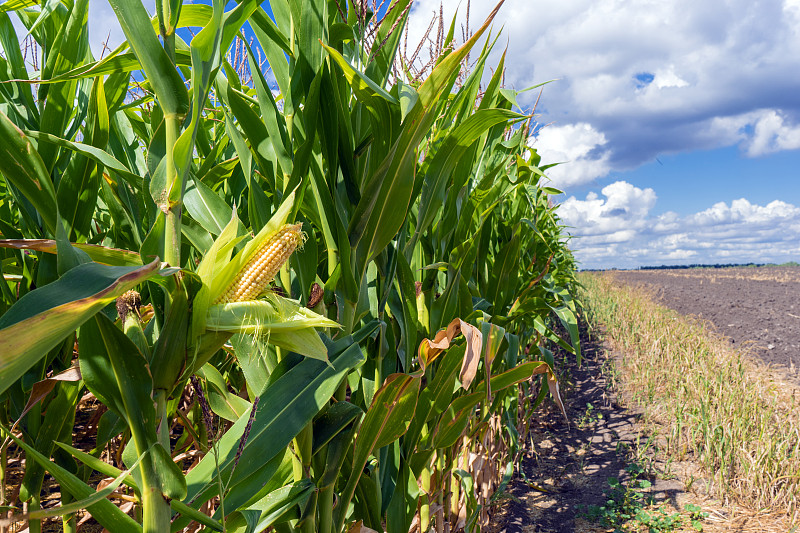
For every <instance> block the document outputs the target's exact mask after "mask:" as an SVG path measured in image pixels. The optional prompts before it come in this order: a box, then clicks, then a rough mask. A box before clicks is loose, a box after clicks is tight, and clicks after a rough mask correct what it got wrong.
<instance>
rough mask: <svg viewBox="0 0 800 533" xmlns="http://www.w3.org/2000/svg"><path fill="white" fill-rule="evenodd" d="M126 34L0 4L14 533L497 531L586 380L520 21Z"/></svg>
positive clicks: (250, 22) (182, 12)
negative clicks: (550, 415)
mask: <svg viewBox="0 0 800 533" xmlns="http://www.w3.org/2000/svg"><path fill="white" fill-rule="evenodd" d="M110 4H111V6H112V7H113V9H114V12H115V13H116V15H117V18H118V20H119V24H120V25H121V27H122V29H123V31H124V34H125V37H126V39H127V41H126V42H124V43H123V44H122V45H120V46H119V47H117V48H116V49H114V50H111V51H108V52H107V53H105V54H104V56H103V57H102V58H100V59H96V58H94V57H93V55H92V52H91V49H90V47H89V44H88V43H89V39H88V34H89V31H94V30H100V31H105V29H102V28H101V29H97V28H90V27H89V24H88V22H87V21H88V9H89V0H74V1H73V0H64V1H50V0H48V1H41V2H37V1H36V0H8V1H6V2H5V3H4V4H2V5H0V28H2V31H0V47H2V48H1V49H2V54H0V56H1V57H0V175H2V178H3V179H0V237H2V240H0V259H2V261H1V262H0V270H2V275H3V281H2V283H0V437H2V448H1V449H0V451H1V452H2V456H1V457H0V475H2V479H0V482H2V483H1V484H2V487H3V490H2V494H0V509H1V510H2V511H3V514H2V516H3V518H2V519H0V530H4V531H20V530H21V529H24V528H29V531H31V532H34V533H36V532H39V531H43V530H44V531H48V530H53V529H52V528H53V527H56V529H63V531H67V532H74V531H78V530H81V529H84V528H89V527H90V526H92V524H99V526H95V527H101V528H104V529H105V530H108V531H111V532H114V533H118V532H141V531H144V532H148V533H150V532H159V533H160V532H167V531H173V532H177V531H200V530H202V531H228V532H259V531H267V530H274V531H277V532H280V533H284V532H287V533H288V532H295V531H296V532H303V533H312V532H320V533H341V532H344V531H355V532H359V531H361V532H369V531H389V532H399V533H407V532H409V531H420V532H427V531H430V530H435V531H437V532H440V533H441V532H450V531H459V530H465V531H478V530H480V529H481V528H482V527H485V526H486V525H487V524H488V523H489V519H490V515H491V512H492V509H493V506H494V505H495V503H496V501H497V499H498V495H500V494H502V491H503V488H504V487H505V485H506V484H507V483H508V482H509V480H510V479H511V476H512V474H513V471H514V466H515V464H516V462H517V461H518V458H519V456H520V453H521V450H522V447H523V446H524V443H525V441H526V435H527V432H528V427H529V423H530V420H531V417H533V416H536V414H535V411H536V409H538V408H540V406H541V405H542V404H543V402H547V403H550V402H555V405H557V406H560V398H559V395H558V383H557V381H556V379H555V376H554V373H553V354H552V352H551V351H550V350H551V349H554V347H556V346H558V347H560V348H561V349H564V350H568V351H569V352H572V353H573V354H575V356H576V357H578V358H580V347H579V343H578V342H579V341H578V331H577V321H576V302H575V301H574V300H573V298H572V296H571V294H572V292H573V290H574V286H575V284H576V282H575V278H574V270H575V265H574V261H573V258H572V255H571V253H570V251H569V249H568V247H567V241H566V238H565V235H564V233H563V232H562V227H561V225H560V223H559V219H558V217H557V215H556V213H555V212H554V211H555V208H554V207H553V206H552V202H551V201H550V197H549V195H550V194H553V193H557V192H558V191H555V190H554V189H552V188H549V187H547V186H546V183H547V182H546V178H545V177H544V174H543V169H546V167H540V160H539V156H538V155H537V153H536V151H535V150H534V149H531V148H530V147H529V146H528V138H529V135H530V128H531V121H532V119H533V117H532V116H531V115H529V114H525V113H521V112H519V106H518V105H517V100H516V98H517V94H518V92H517V91H514V90H510V89H507V88H504V87H503V83H502V76H503V71H504V68H503V67H504V61H505V57H504V56H503V57H501V59H500V61H499V63H498V64H495V65H487V63H488V58H489V54H490V51H491V49H492V44H493V43H494V41H495V40H496V38H497V35H496V34H493V32H492V31H491V29H490V25H491V23H492V17H494V14H495V13H497V10H498V9H500V8H501V6H500V5H498V6H497V8H496V9H495V11H494V12H493V14H492V15H491V16H490V17H489V19H488V20H486V21H485V22H483V23H482V25H481V26H480V27H478V28H477V29H475V30H474V31H472V30H470V29H469V27H468V25H467V28H462V31H460V32H458V31H456V24H455V21H453V23H451V24H449V27H448V25H446V24H444V21H443V20H442V19H441V18H440V19H439V28H438V29H434V27H435V24H434V23H433V22H432V23H431V28H429V30H430V33H431V35H433V38H430V37H428V40H429V41H430V46H429V47H428V48H429V49H430V51H431V53H430V56H431V59H430V61H427V60H426V61H422V59H421V57H422V55H424V54H420V48H419V47H416V48H415V47H414V46H412V47H411V48H412V50H411V51H410V52H409V51H407V50H406V48H407V46H408V43H407V42H404V41H403V36H404V35H406V36H407V31H406V27H405V26H406V23H407V19H408V16H409V12H410V7H411V0H393V1H392V2H391V3H390V4H389V5H383V6H375V5H374V4H373V5H372V6H370V5H369V4H368V2H366V1H363V2H353V1H351V2H347V1H346V0H339V1H337V0H270V1H269V3H268V7H269V10H268V11H267V10H265V8H264V7H262V5H261V3H260V2H257V1H251V0H239V2H238V3H235V4H233V5H232V6H227V5H226V4H227V3H226V2H224V1H221V0H213V1H211V2H210V3H209V4H208V5H205V4H192V3H186V4H183V3H182V2H181V1H180V0H157V1H156V13H155V15H154V16H152V17H151V15H150V14H149V13H148V12H147V10H146V9H145V7H144V6H143V5H142V3H141V2H139V1H138V0H110ZM501 4H502V2H501ZM226 7H228V8H229V9H228V10H227V11H226ZM379 15H380V16H379ZM11 17H18V18H19V20H20V21H21V22H22V24H23V25H24V27H25V28H26V29H27V30H28V35H27V36H25V35H20V34H18V33H17V31H15V29H14V26H13V25H12V22H11ZM457 33H460V34H461V35H460V37H461V38H460V39H459V38H458V37H457V36H456V34H457ZM434 34H435V35H434ZM406 41H407V37H406ZM21 42H24V43H25V44H24V45H21V44H20V43H21ZM476 43H485V44H481V45H480V46H477V44H476ZM420 46H422V43H421V44H420ZM470 54H471V55H470ZM490 69H491V70H490ZM489 72H492V74H491V76H489V74H488V73H489ZM485 76H486V79H488V82H486V83H485V85H482V80H484V78H485ZM514 109H517V110H518V111H514ZM548 398H550V399H548ZM87 443H88V444H87ZM53 487H55V492H56V493H57V494H58V497H57V498H55V499H54V498H51V497H49V496H48V494H50V493H52V492H53V490H51V489H53ZM48 528H51V529H48ZM85 530H87V531H88V530H91V531H97V530H98V529H85Z"/></svg>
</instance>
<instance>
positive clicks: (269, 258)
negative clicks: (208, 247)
mask: <svg viewBox="0 0 800 533" xmlns="http://www.w3.org/2000/svg"><path fill="white" fill-rule="evenodd" d="M301 227H302V224H285V225H284V226H283V227H281V228H280V229H279V230H278V231H277V232H276V233H275V235H273V236H272V237H271V238H270V239H268V240H267V241H266V242H265V243H264V244H263V245H262V246H261V248H259V250H258V251H257V252H256V253H255V254H254V255H253V257H252V258H251V259H250V260H249V261H248V262H247V264H246V265H245V266H244V268H243V269H242V270H241V271H240V272H239V274H238V275H237V276H236V279H234V280H233V282H231V284H230V285H228V287H227V288H226V289H225V291H224V292H223V293H222V294H221V295H220V296H219V297H218V298H217V299H216V300H215V302H214V303H217V304H219V303H230V302H247V301H250V300H255V298H256V297H257V296H258V295H259V294H261V293H262V292H264V290H265V289H266V288H267V287H268V286H269V283H270V282H271V281H272V280H273V279H274V278H275V275H276V274H277V273H278V271H280V269H281V267H282V266H283V265H284V263H286V261H288V260H289V257H290V256H291V255H292V253H293V252H294V251H295V250H296V249H297V247H298V246H299V245H300V244H302V242H303V233H302V232H301V231H300V229H301Z"/></svg>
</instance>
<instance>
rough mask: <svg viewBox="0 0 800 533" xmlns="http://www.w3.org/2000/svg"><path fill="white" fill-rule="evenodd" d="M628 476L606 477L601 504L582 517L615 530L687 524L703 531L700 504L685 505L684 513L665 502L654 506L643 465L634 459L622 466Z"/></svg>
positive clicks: (652, 532)
mask: <svg viewBox="0 0 800 533" xmlns="http://www.w3.org/2000/svg"><path fill="white" fill-rule="evenodd" d="M625 470H626V471H627V473H628V475H629V476H630V479H629V480H628V481H627V482H625V483H623V482H620V480H619V479H617V478H615V477H610V478H608V486H609V488H608V489H607V490H606V491H605V493H604V494H605V497H606V502H605V504H604V505H590V506H588V507H587V508H586V511H585V513H584V515H585V517H586V518H587V519H589V520H591V521H594V522H597V523H599V524H601V525H602V526H604V527H609V528H614V532H615V533H617V532H624V531H640V530H641V529H642V528H644V529H645V530H646V531H647V532H648V533H660V532H668V531H677V530H678V529H680V528H682V527H683V526H685V525H690V526H691V527H692V528H694V529H695V530H696V531H702V530H703V524H702V521H703V519H704V518H706V517H707V516H708V513H706V512H703V511H702V509H701V508H700V506H698V505H693V504H688V505H686V507H685V508H684V510H683V512H670V510H668V509H667V508H666V507H665V506H664V505H657V504H656V502H655V500H654V499H653V496H652V494H650V489H651V488H652V484H651V482H650V481H648V480H647V479H643V478H642V475H643V474H644V472H645V468H644V466H643V465H642V464H641V463H638V462H634V463H632V464H630V465H629V466H628V467H627V468H626V469H625Z"/></svg>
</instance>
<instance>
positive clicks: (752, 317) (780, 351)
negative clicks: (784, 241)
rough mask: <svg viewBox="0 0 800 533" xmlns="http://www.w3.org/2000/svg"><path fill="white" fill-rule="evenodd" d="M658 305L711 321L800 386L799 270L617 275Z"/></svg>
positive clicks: (662, 272) (629, 273)
mask: <svg viewBox="0 0 800 533" xmlns="http://www.w3.org/2000/svg"><path fill="white" fill-rule="evenodd" d="M615 276H616V277H617V279H619V280H621V281H623V282H625V283H632V284H635V285H642V284H643V285H646V286H647V287H648V288H650V289H651V290H652V291H653V293H654V295H655V297H656V301H658V302H659V303H661V304H662V305H664V306H666V307H669V308H671V309H674V310H676V311H678V312H679V313H682V314H686V315H696V316H698V317H700V318H703V319H706V320H708V321H710V322H711V323H712V324H714V326H716V328H717V330H718V331H719V332H720V333H723V334H724V335H726V336H728V337H729V338H730V339H731V342H733V343H736V344H744V343H748V344H751V348H752V353H753V354H754V355H757V356H758V357H760V358H761V359H762V360H763V361H764V362H766V363H768V364H770V365H774V366H777V367H780V368H783V369H785V370H786V373H787V375H788V377H790V379H793V380H795V381H800V371H799V370H798V366H800V267H758V268H748V267H737V268H724V269H710V268H708V269H706V268H704V269H675V270H635V271H618V272H616V273H615Z"/></svg>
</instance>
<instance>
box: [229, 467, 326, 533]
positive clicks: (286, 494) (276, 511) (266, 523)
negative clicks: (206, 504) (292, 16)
mask: <svg viewBox="0 0 800 533" xmlns="http://www.w3.org/2000/svg"><path fill="white" fill-rule="evenodd" d="M315 489H316V487H315V486H314V482H313V481H311V480H310V479H303V480H301V481H297V482H295V483H292V484H291V485H287V486H285V487H282V488H280V489H278V490H276V491H273V492H271V493H269V494H268V495H266V496H265V497H264V498H262V499H261V500H259V501H258V502H256V503H254V504H252V505H248V506H247V507H246V508H244V509H240V510H238V511H237V512H235V513H233V514H232V515H231V517H230V518H229V519H228V520H226V522H225V526H226V528H227V531H231V532H235V533H245V532H250V531H265V530H266V529H267V528H269V527H270V526H272V525H274V524H277V523H279V522H278V520H279V519H283V520H281V521H286V520H288V519H289V518H291V517H292V516H291V515H288V514H287V513H288V512H289V511H291V510H292V509H293V508H296V509H297V510H298V513H297V515H298V516H299V514H300V513H299V510H300V509H303V508H305V502H306V501H308V499H309V497H311V496H312V494H313V493H314V490H315ZM252 511H257V512H256V513H254V514H253V517H252V518H251V519H249V520H248V518H249V517H247V514H248V512H252ZM295 518H297V516H295Z"/></svg>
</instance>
